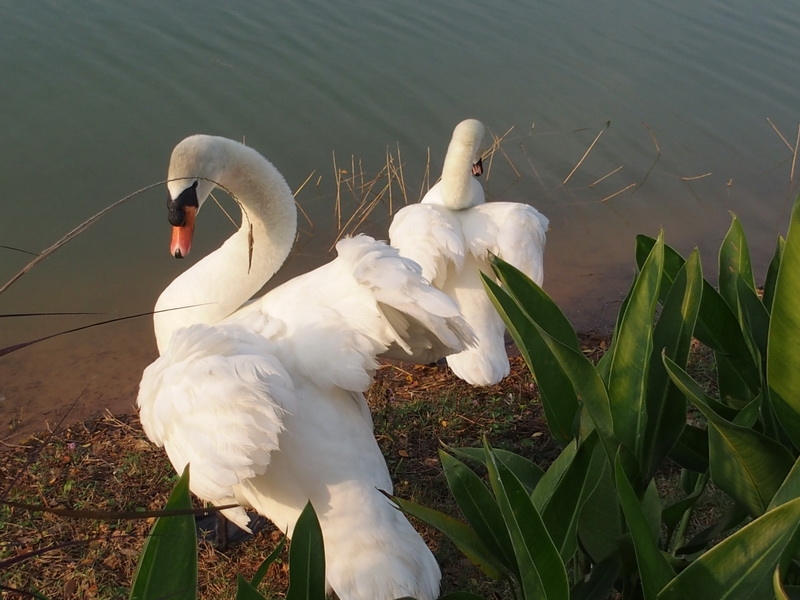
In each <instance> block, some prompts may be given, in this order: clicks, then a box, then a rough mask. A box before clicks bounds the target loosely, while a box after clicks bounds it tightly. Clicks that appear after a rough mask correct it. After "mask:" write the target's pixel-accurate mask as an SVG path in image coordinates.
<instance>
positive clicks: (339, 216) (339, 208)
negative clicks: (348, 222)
mask: <svg viewBox="0 0 800 600" xmlns="http://www.w3.org/2000/svg"><path fill="white" fill-rule="evenodd" d="M332 155H333V173H334V175H336V204H335V205H334V209H333V214H334V216H335V217H336V227H337V228H338V229H339V230H340V231H341V229H342V191H341V185H342V182H341V178H340V175H339V168H338V167H337V166H336V151H335V150H334V151H333V152H332Z"/></svg>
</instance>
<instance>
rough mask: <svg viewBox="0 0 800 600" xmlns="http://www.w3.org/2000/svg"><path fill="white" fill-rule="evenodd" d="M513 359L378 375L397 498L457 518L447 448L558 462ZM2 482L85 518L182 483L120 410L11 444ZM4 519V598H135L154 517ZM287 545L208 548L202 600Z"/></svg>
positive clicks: (445, 551) (463, 571) (451, 555)
mask: <svg viewBox="0 0 800 600" xmlns="http://www.w3.org/2000/svg"><path fill="white" fill-rule="evenodd" d="M591 351H593V350H589V349H587V352H591ZM512 362H513V372H512V374H511V375H510V376H509V377H508V378H507V379H506V380H505V381H504V382H502V383H501V384H499V385H496V386H492V387H489V388H482V389H477V388H472V387H470V386H468V385H466V384H464V383H463V382H461V381H460V380H458V379H456V378H455V377H454V376H453V375H452V374H451V373H450V372H449V371H448V369H447V368H446V367H444V366H441V367H440V366H434V367H420V366H410V367H409V366H407V365H396V364H391V365H388V364H387V365H384V366H383V367H382V368H381V369H380V370H379V372H378V374H377V376H376V381H375V384H374V385H373V387H372V389H371V390H370V394H369V401H370V404H371V407H372V409H373V415H374V419H375V428H376V437H377V439H378V442H379V444H380V446H381V448H382V450H383V452H384V455H385V456H386V457H387V463H388V465H389V468H390V471H391V473H392V476H393V479H394V481H395V482H396V489H395V492H396V493H397V494H398V495H400V496H402V497H405V498H410V499H413V500H416V501H418V502H422V503H425V504H426V505H429V506H433V507H437V508H439V509H443V510H448V511H450V512H453V511H454V507H453V505H452V501H451V500H450V498H449V494H448V492H447V487H446V484H445V481H444V478H443V476H442V474H441V470H440V468H439V460H438V456H437V452H438V449H439V448H440V447H441V446H440V441H441V442H444V443H447V444H450V445H455V446H464V445H476V444H478V443H479V442H480V439H481V436H482V435H484V434H486V435H487V436H488V437H489V439H490V440H491V441H492V442H493V444H495V445H496V446H498V447H506V448H508V449H511V450H516V451H520V452H524V453H525V454H526V455H527V456H530V457H531V458H533V459H534V460H536V462H538V463H540V464H542V465H543V466H544V465H546V464H548V463H549V462H550V461H551V460H552V458H554V456H555V455H556V453H557V451H558V448H557V446H556V445H555V443H554V442H553V441H552V440H551V438H550V436H549V434H548V433H547V430H546V426H545V424H544V421H543V419H542V414H541V407H540V405H539V403H538V399H537V398H538V392H537V390H536V387H535V385H534V384H533V382H532V381H531V378H530V375H529V374H528V372H527V369H526V368H525V367H524V364H523V363H522V361H521V359H520V358H519V357H514V358H513V359H512ZM0 478H1V479H2V481H3V482H4V483H3V487H4V488H6V490H5V491H6V496H5V498H6V499H7V500H9V501H13V502H19V503H26V504H38V505H42V506H47V507H50V508H64V509H72V510H78V511H80V510H100V511H122V510H124V511H135V510H156V509H159V508H161V507H163V505H164V503H165V502H166V499H167V496H168V494H169V492H170V490H171V488H172V486H173V484H174V483H175V481H176V476H175V474H174V472H173V470H172V467H171V466H170V464H169V462H168V460H167V458H166V456H165V455H164V452H163V450H161V449H158V448H155V447H154V446H153V445H152V444H150V443H149V442H148V441H147V439H146V438H145V436H144V434H143V432H142V430H141V427H140V425H139V422H138V419H137V418H136V417H135V416H120V417H113V416H111V415H106V416H105V417H103V418H99V419H96V420H93V421H89V422H87V423H80V424H77V425H75V426H72V427H70V428H68V429H66V430H64V431H61V432H58V433H55V434H53V435H48V436H38V437H34V438H31V439H30V440H28V441H27V442H26V443H24V444H22V445H19V446H16V447H13V448H6V449H5V451H4V457H3V460H2V467H0ZM0 522H2V523H3V526H2V528H0V573H2V575H0V585H2V586H4V587H5V589H6V596H4V597H8V598H17V597H19V598H22V597H25V596H24V595H23V594H21V593H12V592H9V591H8V589H9V588H15V589H18V590H26V591H29V592H33V591H37V592H39V593H42V594H44V595H46V596H47V597H49V598H51V599H55V598H64V599H70V600H71V599H90V598H104V599H105V598H123V597H127V586H128V585H129V583H130V581H131V578H132V576H133V574H134V570H135V567H136V560H137V557H138V553H139V551H140V549H141V546H142V544H143V542H144V538H145V535H146V534H147V532H148V530H149V528H150V525H151V522H152V519H138V520H111V521H100V520H97V519H89V518H79V519H75V518H66V517H63V516H58V515H54V514H50V513H45V512H30V511H28V510H23V509H20V508H12V507H8V506H4V507H0ZM420 529H421V530H422V532H423V535H424V536H425V537H426V539H427V540H428V541H429V543H430V545H431V547H432V548H433V549H434V552H435V553H436V555H437V558H438V559H439V560H440V562H441V564H442V568H443V572H444V577H445V579H444V587H445V589H451V590H452V589H463V588H465V587H470V588H474V587H475V585H476V583H477V581H478V580H480V579H481V577H480V576H479V573H478V572H477V571H475V570H474V569H473V568H472V567H471V566H470V565H469V564H468V563H466V561H464V560H463V558H462V557H461V556H460V555H459V554H458V553H457V552H456V551H455V550H454V549H453V548H452V547H451V546H450V545H449V543H448V542H446V541H445V540H442V539H441V537H440V536H439V535H438V534H437V533H436V532H434V531H432V530H429V529H426V528H424V527H421V528H420ZM279 540H280V534H279V533H278V532H277V531H276V530H274V529H271V528H270V529H267V530H266V531H262V532H260V533H259V534H258V535H256V536H255V538H254V539H253V540H251V541H249V542H248V543H246V544H244V545H241V546H238V547H235V548H233V549H231V550H230V551H229V552H227V553H225V554H223V553H220V552H218V551H216V550H214V549H213V548H212V547H211V546H209V545H208V544H206V543H201V544H200V550H199V554H200V557H199V558H200V594H199V597H200V598H233V597H234V589H235V574H236V573H241V574H242V575H244V576H245V577H248V576H252V575H253V574H254V573H255V570H256V569H257V567H258V565H259V564H260V562H261V561H262V560H263V559H264V557H266V556H267V554H268V553H269V552H270V551H271V550H272V549H273V548H274V547H275V546H276V544H277V542H278V541H279ZM37 553H38V554H37ZM284 558H285V557H284ZM267 581H268V582H269V583H268V585H269V589H270V590H272V591H273V592H278V593H281V592H283V591H285V589H286V584H287V577H286V571H285V562H283V561H281V562H279V563H278V564H277V565H274V566H273V567H272V569H271V571H270V573H269V575H268V577H267ZM482 585H483V587H482V590H483V591H484V592H485V593H486V594H488V595H489V597H491V595H493V594H494V593H502V589H503V588H502V586H499V589H495V588H496V587H498V586H496V585H492V584H488V583H484V584H482Z"/></svg>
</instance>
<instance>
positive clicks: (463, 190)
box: [389, 119, 548, 385]
mask: <svg viewBox="0 0 800 600" xmlns="http://www.w3.org/2000/svg"><path fill="white" fill-rule="evenodd" d="M483 134H484V128H483V125H482V124H481V123H480V121H476V120H475V119H467V120H466V121H462V122H461V123H459V124H458V125H457V126H456V128H455V130H454V131H453V138H452V140H451V142H450V145H449V147H448V149H447V156H446V158H445V163H444V168H443V170H442V178H441V180H440V181H439V182H438V183H436V184H435V185H434V186H433V187H432V188H431V189H430V190H429V191H428V193H427V194H426V195H425V197H424V198H423V199H422V201H421V202H420V203H419V204H412V205H410V206H406V207H405V208H403V209H402V210H400V211H398V213H397V214H396V215H395V217H394V219H393V220H392V224H391V226H390V228H389V239H390V242H391V244H392V245H393V246H395V247H397V248H398V249H399V250H400V253H401V254H402V255H403V256H407V257H409V258H411V259H413V260H414V261H416V262H418V263H419V264H420V265H421V266H422V274H423V275H424V276H425V277H426V278H427V279H428V280H430V281H431V282H432V283H433V285H435V286H436V287H437V288H439V289H441V290H443V291H444V292H446V293H447V294H448V295H449V296H450V297H451V298H453V299H454V300H455V301H456V302H457V303H458V306H459V308H460V309H461V313H462V314H463V315H464V318H465V319H466V320H467V322H468V323H469V324H470V325H471V326H472V328H473V330H474V331H475V335H476V336H477V344H475V345H474V346H472V347H470V348H467V349H465V350H464V351H462V352H459V353H455V354H451V355H449V356H448V357H447V364H448V365H450V367H451V368H452V369H453V372H454V373H455V374H456V375H457V376H458V377H460V378H461V379H463V380H464V381H467V382H468V383H471V384H473V385H492V384H495V383H497V382H499V381H500V380H501V379H503V377H505V376H506V375H508V373H509V363H508V356H507V355H506V349H505V343H504V335H505V325H504V324H503V321H502V319H501V318H500V316H499V315H498V314H497V312H496V311H495V309H494V307H493V306H492V304H491V301H490V300H489V298H488V296H487V295H486V292H485V290H484V288H483V284H482V282H481V280H480V273H481V272H483V273H485V274H486V275H489V276H492V270H491V266H490V264H489V261H488V257H489V255H490V254H493V255H496V256H499V257H500V258H502V259H503V260H505V261H506V262H509V263H511V264H512V265H514V266H515V267H517V268H518V269H519V270H521V271H522V272H523V273H525V274H526V275H527V276H528V277H530V278H531V279H533V281H535V282H536V283H537V284H539V285H541V283H542V280H543V276H544V270H543V258H544V247H545V232H546V231H547V228H548V219H547V217H545V216H544V215H542V214H541V213H540V212H539V211H537V210H536V209H535V208H533V207H532V206H529V205H527V204H521V203H517V202H490V203H486V202H485V197H484V193H483V188H482V187H481V186H480V183H478V181H477V179H475V178H474V177H473V176H472V165H473V164H475V163H477V162H478V160H479V158H480V143H481V140H482V138H483Z"/></svg>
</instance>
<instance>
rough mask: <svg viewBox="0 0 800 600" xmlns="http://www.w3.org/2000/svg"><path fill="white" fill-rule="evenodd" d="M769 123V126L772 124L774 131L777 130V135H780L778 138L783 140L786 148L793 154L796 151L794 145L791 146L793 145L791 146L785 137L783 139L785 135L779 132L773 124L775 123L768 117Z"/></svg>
mask: <svg viewBox="0 0 800 600" xmlns="http://www.w3.org/2000/svg"><path fill="white" fill-rule="evenodd" d="M767 123H769V124H770V126H771V127H772V129H774V130H775V133H777V134H778V137H779V138H781V139H782V140H783V143H784V144H786V147H787V148H788V149H789V152H793V151H794V148H792V145H791V144H790V143H789V142H788V141H786V138H785V137H783V134H782V133H781V132H780V131H779V130H778V128H777V127H775V123H773V122H772V119H770V118H769V117H767Z"/></svg>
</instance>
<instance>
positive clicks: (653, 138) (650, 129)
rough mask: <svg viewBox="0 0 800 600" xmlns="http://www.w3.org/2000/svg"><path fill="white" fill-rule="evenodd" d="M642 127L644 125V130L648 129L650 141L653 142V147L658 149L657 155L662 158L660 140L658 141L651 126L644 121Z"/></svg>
mask: <svg viewBox="0 0 800 600" xmlns="http://www.w3.org/2000/svg"><path fill="white" fill-rule="evenodd" d="M642 125H644V128H645V129H647V133H649V134H650V139H651V140H653V145H654V146H655V147H656V154H658V155H659V156H661V148H660V147H659V145H658V140H657V139H656V134H655V133H654V132H653V129H652V127H650V125H648V124H647V123H645V122H644V121H642Z"/></svg>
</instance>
